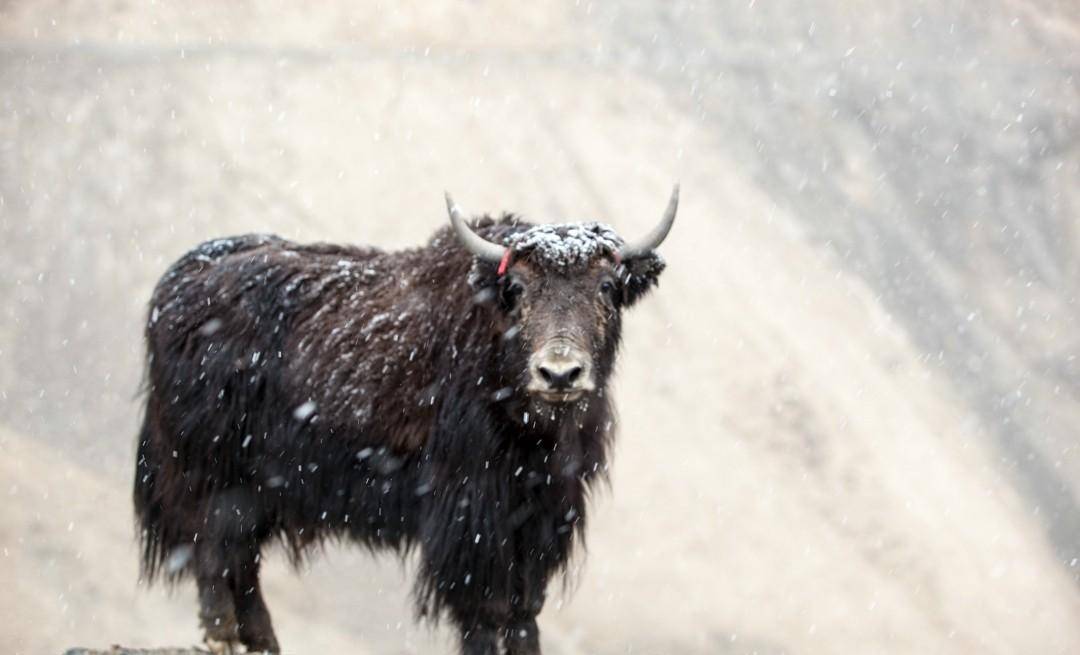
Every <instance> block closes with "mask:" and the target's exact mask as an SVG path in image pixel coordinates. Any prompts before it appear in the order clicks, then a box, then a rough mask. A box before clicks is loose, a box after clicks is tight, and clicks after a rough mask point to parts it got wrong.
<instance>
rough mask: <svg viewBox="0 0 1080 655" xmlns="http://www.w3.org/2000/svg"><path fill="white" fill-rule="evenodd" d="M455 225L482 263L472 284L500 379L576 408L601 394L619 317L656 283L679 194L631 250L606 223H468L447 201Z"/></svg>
mask: <svg viewBox="0 0 1080 655" xmlns="http://www.w3.org/2000/svg"><path fill="white" fill-rule="evenodd" d="M446 203H447V208H448V209H449V211H450V221H451V223H452V224H453V227H454V231H455V233H456V235H457V237H458V239H459V240H460V242H461V243H462V245H463V246H464V247H465V248H466V249H468V250H469V251H470V252H471V253H472V254H473V255H475V256H476V264H475V266H474V269H473V275H472V283H473V284H474V286H476V287H477V288H478V297H480V298H481V299H482V300H484V301H486V302H488V303H490V304H491V305H492V306H493V308H494V309H493V311H494V316H495V318H494V320H493V325H494V327H495V329H496V332H497V334H498V337H497V338H498V339H499V342H500V343H499V351H500V352H501V354H502V357H501V361H502V363H503V368H504V370H503V374H504V375H505V376H506V377H507V378H508V379H512V380H514V384H515V386H516V387H517V388H518V389H523V390H524V391H526V392H527V393H528V395H529V397H530V399H531V400H532V401H533V402H534V403H542V404H544V405H551V404H561V403H570V402H574V401H577V400H579V399H582V398H586V397H587V396H588V395H589V394H592V393H595V392H597V391H598V390H602V389H603V388H604V386H605V385H606V383H607V379H608V377H609V375H610V374H611V369H612V367H613V365H614V361H615V353H616V350H617V349H618V345H619V338H620V327H621V320H620V319H621V312H622V310H623V309H624V308H626V307H629V306H631V305H633V304H634V303H635V302H637V301H638V299H640V298H641V297H642V296H643V295H644V294H645V293H646V292H648V290H649V289H651V288H652V287H653V286H654V285H656V283H657V280H658V278H659V276H660V273H661V272H662V271H663V270H664V260H663V259H662V258H661V257H660V255H658V254H657V253H656V252H655V251H656V248H657V247H658V246H659V245H660V243H661V242H663V240H664V238H665V237H666V236H667V234H668V231H669V230H670V229H671V226H672V223H673V222H674V221H675V211H676V208H677V207H678V203H679V188H678V186H676V187H675V190H674V191H673V192H672V195H671V200H670V202H669V203H668V207H667V210H666V211H665V212H664V216H663V218H662V219H661V220H660V223H659V225H657V226H656V228H654V229H653V231H652V232H650V233H649V235H648V236H646V237H645V238H643V239H641V240H639V241H636V242H633V243H626V242H624V241H623V239H622V238H621V237H619V235H618V234H616V233H615V232H614V231H613V230H612V229H611V228H610V227H608V226H606V225H603V224H600V223H568V224H562V225H536V226H531V227H528V226H522V225H514V224H513V223H504V224H502V225H492V226H490V229H486V230H482V232H484V233H485V234H487V235H488V238H485V237H484V236H481V235H480V234H477V233H476V232H474V231H473V230H472V229H470V227H469V226H468V225H467V224H466V222H465V218H464V216H463V215H462V213H461V211H460V210H459V209H458V207H457V206H456V205H455V204H454V202H453V200H451V199H450V196H449V195H447V197H446Z"/></svg>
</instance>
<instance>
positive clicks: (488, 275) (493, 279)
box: [469, 259, 499, 294]
mask: <svg viewBox="0 0 1080 655" xmlns="http://www.w3.org/2000/svg"><path fill="white" fill-rule="evenodd" d="M498 268H499V267H498V266H497V265H495V264H492V263H490V262H485V261H482V260H480V259H475V260H473V265H472V268H471V269H470V270H469V286H471V287H472V288H473V291H475V292H477V293H478V294H494V292H495V289H497V288H498V286H499V271H498Z"/></svg>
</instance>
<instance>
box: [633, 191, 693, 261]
mask: <svg viewBox="0 0 1080 655" xmlns="http://www.w3.org/2000/svg"><path fill="white" fill-rule="evenodd" d="M678 209H679V185H678V184H676V185H675V188H674V189H673V190H672V192H671V200H669V201H668V206H667V209H666V210H664V216H663V218H661V219H660V224H659V225H657V226H656V227H655V228H653V231H652V232H649V234H648V235H646V236H645V238H643V239H641V240H640V241H637V242H635V243H628V244H626V245H625V246H623V247H622V250H620V251H619V255H620V257H621V258H622V259H633V258H634V257H640V256H642V255H646V254H648V253H650V252H652V251H653V250H656V249H657V248H658V247H659V246H660V244H661V243H663V242H664V239H665V238H666V237H667V235H668V232H670V231H671V226H672V225H673V224H674V223H675V212H676V210H678Z"/></svg>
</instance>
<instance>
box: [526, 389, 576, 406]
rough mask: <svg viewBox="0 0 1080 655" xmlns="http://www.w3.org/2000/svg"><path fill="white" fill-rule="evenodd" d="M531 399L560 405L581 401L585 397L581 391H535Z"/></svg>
mask: <svg viewBox="0 0 1080 655" xmlns="http://www.w3.org/2000/svg"><path fill="white" fill-rule="evenodd" d="M533 397H534V398H536V399H537V400H539V401H541V402H545V403H549V404H552V405H562V404H565V403H572V402H575V401H578V400H581V399H582V398H584V397H585V391H584V390H581V389H577V390H574V391H537V392H535V393H534V394H533Z"/></svg>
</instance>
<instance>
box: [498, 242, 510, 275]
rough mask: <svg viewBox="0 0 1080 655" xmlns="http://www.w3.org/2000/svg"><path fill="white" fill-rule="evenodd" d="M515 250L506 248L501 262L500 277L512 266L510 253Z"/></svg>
mask: <svg viewBox="0 0 1080 655" xmlns="http://www.w3.org/2000/svg"><path fill="white" fill-rule="evenodd" d="M512 252H513V250H511V249H510V248H507V249H506V252H504V253H503V258H502V261H500V262H499V277H502V276H503V275H505V274H506V269H508V268H510V254H511V253H512Z"/></svg>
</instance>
